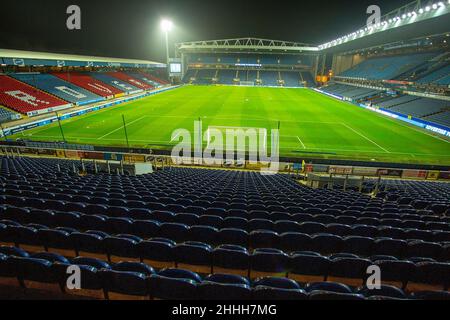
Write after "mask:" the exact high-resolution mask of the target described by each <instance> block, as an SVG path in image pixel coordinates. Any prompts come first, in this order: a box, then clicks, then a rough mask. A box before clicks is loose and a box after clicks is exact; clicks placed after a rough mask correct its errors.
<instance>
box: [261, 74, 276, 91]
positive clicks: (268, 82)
mask: <svg viewBox="0 0 450 320" xmlns="http://www.w3.org/2000/svg"><path fill="white" fill-rule="evenodd" d="M260 79H261V80H262V85H263V86H271V87H278V86H279V83H278V72H276V71H260Z"/></svg>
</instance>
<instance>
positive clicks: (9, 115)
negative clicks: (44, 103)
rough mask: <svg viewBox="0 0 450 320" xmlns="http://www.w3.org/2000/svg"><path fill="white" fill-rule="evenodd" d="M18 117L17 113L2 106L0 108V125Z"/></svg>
mask: <svg viewBox="0 0 450 320" xmlns="http://www.w3.org/2000/svg"><path fill="white" fill-rule="evenodd" d="M18 116H19V114H18V113H15V112H13V111H11V110H9V109H6V108H4V107H3V106H0V123H1V122H6V121H10V120H14V119H17V118H18Z"/></svg>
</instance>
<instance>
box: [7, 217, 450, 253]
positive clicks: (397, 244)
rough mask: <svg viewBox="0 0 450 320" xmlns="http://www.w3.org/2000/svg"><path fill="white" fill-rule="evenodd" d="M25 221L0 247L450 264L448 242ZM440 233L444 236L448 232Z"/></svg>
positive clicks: (98, 220)
mask: <svg viewBox="0 0 450 320" xmlns="http://www.w3.org/2000/svg"><path fill="white" fill-rule="evenodd" d="M44 213H45V212H44ZM19 218H20V217H19ZM20 220H21V219H20ZM42 220H43V221H42ZM29 221H32V222H31V223H29V224H28V225H27V224H25V223H26V222H21V223H20V222H19V221H15V220H11V219H2V220H0V241H1V242H2V243H5V244H7V243H14V244H23V245H30V246H38V247H41V246H43V247H47V248H48V247H55V248H61V249H67V250H72V251H73V250H80V247H79V246H80V243H79V241H78V240H79V237H80V233H85V235H84V239H85V240H86V241H88V244H89V245H92V248H89V247H88V245H87V243H85V246H83V247H82V248H83V250H85V251H90V250H93V252H97V251H98V250H100V252H103V253H106V252H107V251H105V250H108V243H106V242H104V239H105V238H108V239H109V238H111V237H114V236H113V235H114V234H119V235H120V236H117V237H115V238H116V239H115V240H114V241H113V245H116V246H117V247H109V249H111V250H122V249H123V250H124V251H123V252H127V254H134V255H135V256H132V257H139V255H137V252H140V249H139V248H141V246H142V244H143V243H145V239H155V238H156V239H168V240H167V241H165V242H169V243H170V244H175V243H176V242H178V243H182V242H184V241H194V242H198V243H201V244H202V245H204V246H207V247H208V248H210V247H213V246H220V245H234V246H239V247H241V248H252V249H265V248H273V249H277V250H278V251H277V252H282V253H283V254H284V255H286V254H287V253H289V252H299V251H301V252H304V251H316V252H320V253H322V254H338V253H341V252H345V253H349V254H355V255H359V256H364V257H367V256H373V255H389V256H394V257H396V258H408V259H416V258H420V259H423V258H425V259H433V260H439V261H444V262H450V243H449V242H448V241H444V242H441V243H432V242H425V241H421V240H410V241H405V240H395V239H392V238H389V237H383V238H370V237H369V236H368V235H359V236H345V237H342V236H337V235H333V234H327V233H317V234H315V233H314V234H311V235H308V234H303V233H296V232H285V233H282V234H277V233H275V232H273V231H269V230H256V231H252V232H249V233H248V232H246V231H244V230H242V229H237V228H236V229H235V228H225V229H220V230H219V229H217V228H214V227H211V226H204V225H199V226H192V227H188V226H187V225H183V224H177V223H158V222H156V221H150V220H135V221H133V220H131V219H126V218H106V217H102V216H89V215H77V214H64V213H60V214H56V215H55V216H53V217H50V219H49V217H48V216H47V217H44V218H43V217H42V215H41V216H39V214H35V217H33V218H31V219H29ZM49 227H50V228H49ZM53 228H54V229H53ZM83 230H87V231H85V232H84V231H83ZM91 230H94V231H91ZM361 231H364V228H361ZM446 235H447V237H448V233H447V234H446ZM89 241H90V242H89ZM279 250H282V251H279ZM141 253H142V252H141ZM154 254H157V255H158V254H162V253H154ZM164 261H165V260H164Z"/></svg>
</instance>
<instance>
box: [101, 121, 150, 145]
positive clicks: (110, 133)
mask: <svg viewBox="0 0 450 320" xmlns="http://www.w3.org/2000/svg"><path fill="white" fill-rule="evenodd" d="M145 117H147V116H142V117H140V118H138V119H136V120H134V121H131V122H129V123H127V124H126V125H125V126H126V127H128V126H130V125H132V124H133V123H135V122H138V121H140V120H142V119H144V118H145ZM121 129H123V126H120V127H119V128H117V129H114V130H113V131H111V132H109V133H107V134H105V135H103V136H101V137H100V138H97V140H102V139H103V138H106V137H107V136H110V135H112V134H113V133H114V132H117V131H119V130H121Z"/></svg>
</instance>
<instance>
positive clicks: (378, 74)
mask: <svg viewBox="0 0 450 320" xmlns="http://www.w3.org/2000/svg"><path fill="white" fill-rule="evenodd" d="M439 54H440V52H431V53H416V54H408V55H395V56H381V57H372V58H369V59H367V60H364V61H363V62H361V63H359V64H357V65H355V66H354V67H353V68H351V69H349V70H346V71H344V72H342V73H341V74H340V75H339V76H341V77H349V78H363V79H373V80H388V79H394V78H396V77H398V76H400V75H401V74H404V73H406V72H408V71H409V70H411V69H414V68H417V67H418V66H419V65H421V64H423V63H426V62H427V61H428V60H430V59H432V58H433V57H435V56H438V55H439Z"/></svg>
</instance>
